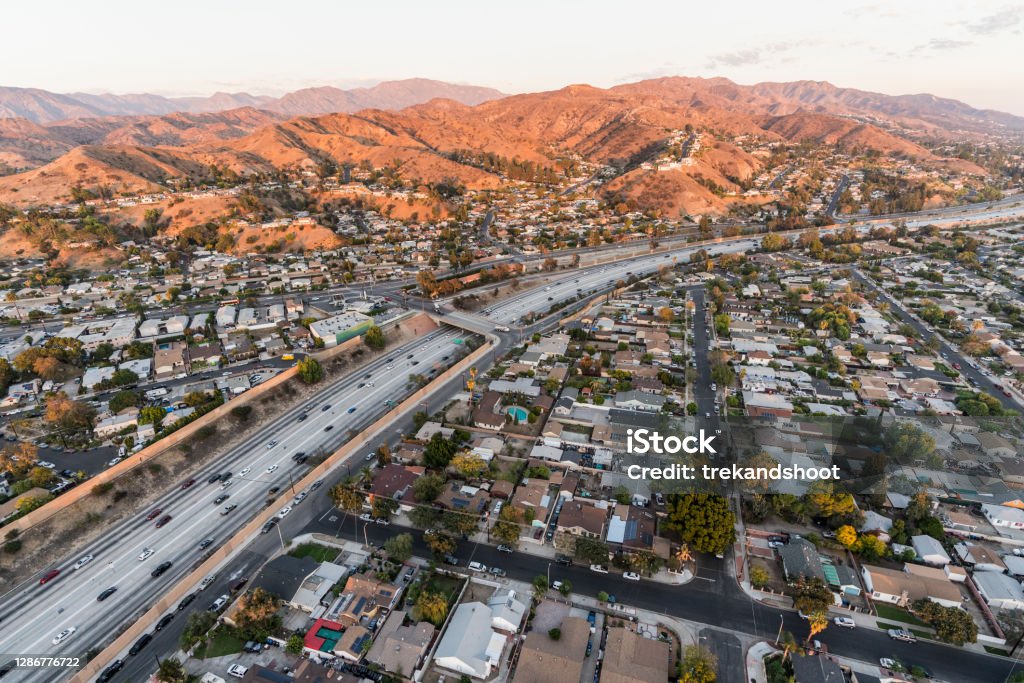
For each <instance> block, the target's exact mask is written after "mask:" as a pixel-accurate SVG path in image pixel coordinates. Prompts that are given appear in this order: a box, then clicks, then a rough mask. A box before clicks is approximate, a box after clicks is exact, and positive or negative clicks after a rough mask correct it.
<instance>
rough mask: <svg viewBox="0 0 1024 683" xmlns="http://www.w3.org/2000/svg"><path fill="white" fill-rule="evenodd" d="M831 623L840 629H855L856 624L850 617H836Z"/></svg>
mask: <svg viewBox="0 0 1024 683" xmlns="http://www.w3.org/2000/svg"><path fill="white" fill-rule="evenodd" d="M832 623H833V624H835V625H836V626H839V627H842V628H857V622H855V621H854V620H853V619H851V618H850V617H836V618H835V619H833V620H832Z"/></svg>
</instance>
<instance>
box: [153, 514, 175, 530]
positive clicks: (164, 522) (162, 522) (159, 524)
mask: <svg viewBox="0 0 1024 683" xmlns="http://www.w3.org/2000/svg"><path fill="white" fill-rule="evenodd" d="M172 519H174V518H173V517H171V516H170V515H164V516H163V517H161V518H160V519H159V520H157V523H156V528H157V529H159V528H160V527H163V526H167V523H168V522H169V521H171V520H172Z"/></svg>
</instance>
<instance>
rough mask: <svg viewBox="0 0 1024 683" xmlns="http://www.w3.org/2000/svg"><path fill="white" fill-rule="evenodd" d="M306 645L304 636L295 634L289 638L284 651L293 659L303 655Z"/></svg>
mask: <svg viewBox="0 0 1024 683" xmlns="http://www.w3.org/2000/svg"><path fill="white" fill-rule="evenodd" d="M304 645H305V643H304V642H303V640H302V636H300V635H299V634H298V633H293V634H292V635H290V636H289V637H288V642H286V643H285V645H284V651H285V652H287V653H288V654H290V655H292V656H293V657H298V656H299V655H301V654H302V648H303V646H304Z"/></svg>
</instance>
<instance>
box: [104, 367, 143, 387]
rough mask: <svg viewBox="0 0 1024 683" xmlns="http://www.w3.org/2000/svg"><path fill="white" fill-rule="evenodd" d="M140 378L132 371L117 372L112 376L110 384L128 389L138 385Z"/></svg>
mask: <svg viewBox="0 0 1024 683" xmlns="http://www.w3.org/2000/svg"><path fill="white" fill-rule="evenodd" d="M138 382H139V376H138V375H136V374H135V373H134V372H132V371H131V370H115V371H114V374H113V375H111V376H110V383H111V384H112V385H113V386H115V387H126V386H128V385H130V384H138Z"/></svg>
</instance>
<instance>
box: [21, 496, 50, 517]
mask: <svg viewBox="0 0 1024 683" xmlns="http://www.w3.org/2000/svg"><path fill="white" fill-rule="evenodd" d="M51 500H53V494H50V493H47V494H45V495H42V496H30V497H28V498H22V499H21V500H19V501H18V505H17V510H18V514H22V515H27V514H28V513H30V512H32V511H33V510H35V509H36V508H41V507H43V506H44V505H46V504H47V503H49V502H50V501H51Z"/></svg>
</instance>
